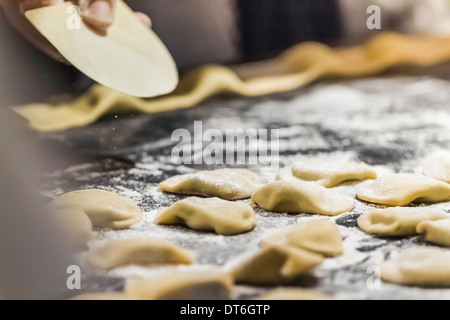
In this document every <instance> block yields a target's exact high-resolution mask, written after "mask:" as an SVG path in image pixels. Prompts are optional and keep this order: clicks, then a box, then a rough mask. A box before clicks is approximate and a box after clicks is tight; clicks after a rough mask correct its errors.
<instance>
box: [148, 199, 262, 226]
mask: <svg viewBox="0 0 450 320" xmlns="http://www.w3.org/2000/svg"><path fill="white" fill-rule="evenodd" d="M155 222H156V223H157V224H163V225H170V224H185V225H187V226H188V227H189V228H192V229H194V230H201V231H214V232H216V233H218V234H222V235H233V234H238V233H242V232H245V231H248V230H251V229H252V228H253V227H254V226H255V224H256V215H255V211H253V208H252V207H251V206H249V205H248V204H246V203H241V202H231V201H227V200H222V199H219V198H199V197H189V198H186V199H184V200H181V201H178V202H176V203H174V204H173V205H172V206H170V207H168V208H165V209H163V210H161V211H160V212H159V213H158V216H157V217H156V220H155Z"/></svg>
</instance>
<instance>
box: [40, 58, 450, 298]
mask: <svg viewBox="0 0 450 320" xmlns="http://www.w3.org/2000/svg"><path fill="white" fill-rule="evenodd" d="M448 69H449V68H448V67H446V69H445V68H441V67H440V68H435V69H434V70H432V73H433V74H435V76H429V75H424V74H420V73H417V72H414V73H410V74H409V75H405V74H404V73H403V75H399V74H398V73H397V74H390V75H384V76H380V77H374V78H367V79H359V80H358V79H355V80H348V81H339V82H337V81H336V82H333V81H329V82H322V83H319V84H315V85H312V86H309V87H307V88H302V89H299V90H297V91H295V92H290V93H284V94H279V95H274V96H268V97H259V98H252V99H247V98H239V97H223V98H216V99H212V100H210V101H208V102H205V103H203V104H201V105H200V106H198V107H195V108H192V109H189V110H180V111H175V112H170V113H166V114H160V115H137V114H134V115H113V116H109V117H107V118H105V119H103V120H102V121H100V122H97V123H95V124H93V125H90V126H88V127H85V128H78V129H73V130H69V131H66V132H60V133H53V134H46V135H44V139H46V140H51V141H58V142H62V143H63V144H66V145H68V146H70V147H73V148H75V149H77V150H81V151H82V152H83V154H84V155H85V157H86V158H84V160H82V161H80V160H77V162H78V163H76V164H72V165H71V166H69V168H66V169H63V170H58V171H57V172H53V173H50V174H47V175H46V181H47V183H46V185H45V186H43V194H44V195H46V196H49V197H53V196H55V195H57V194H60V193H62V192H67V191H70V190H75V189H79V188H82V189H84V188H101V189H106V190H112V191H116V192H118V193H120V194H123V195H125V196H128V197H131V198H132V199H133V200H134V201H136V202H137V203H138V204H139V205H140V207H141V208H142V210H143V211H144V212H145V218H144V220H143V221H142V222H141V223H138V224H137V225H136V226H134V227H133V228H132V229H130V230H124V231H106V230H105V231H99V234H98V241H102V240H104V239H108V238H111V237H130V236H135V235H142V234H146V235H150V236H157V237H165V238H169V239H172V240H174V241H175V242H177V243H179V244H180V245H182V246H184V247H186V248H189V249H192V250H194V251H195V252H196V254H197V260H198V263H199V264H202V265H227V264H228V263H230V262H231V261H233V260H234V259H236V258H237V259H239V258H242V257H243V256H245V255H248V254H251V253H253V252H255V250H256V249H257V243H258V241H259V239H260V237H261V236H262V235H263V234H264V233H265V232H267V231H268V230H269V229H273V228H276V227H278V226H284V225H287V224H290V223H294V222H296V221H300V220H305V219H313V218H317V216H312V215H288V214H276V213H268V212H263V211H262V210H258V211H257V214H258V221H257V226H256V228H255V229H254V230H253V231H251V232H248V233H245V234H242V235H238V236H231V237H223V236H219V235H215V234H213V233H203V232H195V231H192V230H189V229H187V228H184V227H161V226H156V225H155V224H154V223H153V219H154V216H155V214H156V211H157V210H158V209H159V208H161V207H164V206H168V205H170V204H172V203H173V202H174V201H176V200H178V199H180V198H181V197H179V196H175V195H168V194H161V193H159V192H157V190H156V188H157V184H158V182H160V181H162V180H164V179H166V178H168V177H170V176H173V175H175V174H180V173H186V172H193V171H195V170H198V169H205V168H208V169H211V168H212V167H208V166H205V165H192V166H188V165H180V166H176V165H174V164H173V163H172V161H171V152H172V148H173V146H175V145H176V144H177V142H174V141H171V139H170V138H171V134H172V132H173V131H174V130H176V129H180V128H185V129H188V130H190V131H192V130H193V125H194V121H199V120H201V121H202V123H203V129H204V130H206V129H207V128H216V129H219V130H226V129H233V128H242V129H248V128H254V129H280V141H279V142H280V143H279V147H280V164H281V166H284V165H287V164H289V163H291V162H293V161H295V159H301V158H302V157H308V156H319V157H324V158H328V159H331V160H336V161H342V160H360V161H365V162H367V163H368V164H370V165H374V166H375V168H376V170H377V171H379V172H380V173H381V174H382V173H386V172H420V164H421V160H422V158H423V157H424V156H426V155H428V154H430V153H431V152H433V151H434V150H438V149H449V147H450V130H449V129H450V81H449V80H447V79H445V77H446V76H445V75H446V74H447V75H448V78H449V79H450V72H447V71H448ZM427 73H428V72H427ZM428 74H429V73H428ZM216 167H220V166H216ZM250 169H252V170H256V172H257V171H258V166H250ZM337 189H338V190H341V191H342V192H344V193H346V194H349V195H353V196H354V194H355V186H354V185H345V186H341V187H338V188H337ZM435 206H437V207H442V208H444V209H445V210H446V211H447V212H450V203H447V204H436V205H435ZM374 207H375V206H373V205H370V204H367V203H363V202H359V201H358V202H357V205H356V207H355V209H354V210H352V211H351V212H349V213H345V214H342V215H339V216H337V217H333V218H330V219H333V220H335V221H336V222H337V223H338V225H339V227H340V231H341V234H342V236H343V238H344V251H345V253H344V255H343V256H342V257H339V258H334V259H327V260H326V261H325V263H324V264H323V265H322V266H320V267H319V268H317V270H316V271H315V273H314V275H313V276H311V277H308V278H304V279H300V280H299V285H302V286H306V287H309V288H313V289H314V288H315V289H317V290H318V291H320V292H323V293H326V294H331V295H333V296H335V297H336V298H340V299H450V289H421V288H413V287H402V286H399V285H394V284H388V283H381V286H380V288H379V289H372V290H371V289H370V288H369V287H370V286H368V283H370V281H371V279H372V278H370V276H371V275H372V271H371V269H370V268H371V267H372V266H376V265H377V264H379V263H380V262H382V261H384V260H385V259H387V258H389V257H390V256H391V254H395V253H396V252H398V251H399V250H401V249H404V248H408V247H414V246H426V245H427V244H425V243H424V242H423V241H422V240H421V239H420V237H408V238H392V239H390V238H377V237H373V236H370V235H367V234H365V233H363V232H362V231H360V230H359V229H358V228H357V224H356V219H357V218H358V216H359V215H360V214H361V213H363V212H366V211H368V210H370V209H371V208H374ZM152 272H153V269H151V268H147V269H146V268H139V267H126V268H121V269H117V270H113V271H111V272H110V273H108V274H104V275H92V274H90V273H89V272H88V273H87V274H86V276H85V280H84V282H83V284H84V287H83V288H84V291H85V292H88V291H99V290H101V291H104V290H108V291H110V290H113V291H114V290H120V289H121V287H122V286H123V278H124V277H127V276H130V275H145V274H150V273H152ZM264 290H267V288H251V287H244V286H238V287H237V289H236V293H235V296H236V297H239V298H245V297H252V296H254V295H255V294H257V293H258V292H260V291H264Z"/></svg>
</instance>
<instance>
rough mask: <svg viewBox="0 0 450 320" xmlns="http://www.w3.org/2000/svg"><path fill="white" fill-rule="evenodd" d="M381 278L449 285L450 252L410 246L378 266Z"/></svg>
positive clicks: (434, 285)
mask: <svg viewBox="0 0 450 320" xmlns="http://www.w3.org/2000/svg"><path fill="white" fill-rule="evenodd" d="M380 269H381V279H382V280H384V281H388V282H395V283H400V284H404V285H417V286H423V287H449V286H450V252H448V251H444V250H441V249H437V248H410V249H406V250H405V251H403V252H401V253H400V254H399V255H398V256H397V257H396V258H395V259H392V260H389V261H385V262H383V263H382V264H381V266H380Z"/></svg>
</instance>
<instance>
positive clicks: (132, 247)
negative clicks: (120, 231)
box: [87, 238, 194, 269]
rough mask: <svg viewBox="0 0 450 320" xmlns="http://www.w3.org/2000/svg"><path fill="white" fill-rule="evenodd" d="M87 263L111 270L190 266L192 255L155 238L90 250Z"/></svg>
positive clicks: (120, 241)
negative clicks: (124, 267) (123, 267)
mask: <svg viewBox="0 0 450 320" xmlns="http://www.w3.org/2000/svg"><path fill="white" fill-rule="evenodd" d="M87 259H88V262H89V263H90V264H91V265H93V266H95V267H97V268H102V269H112V268H116V267H120V266H125V265H129V264H134V265H154V264H159V265H161V264H192V263H194V253H193V252H192V251H190V250H186V249H184V248H181V247H179V246H177V245H176V244H174V243H172V242H170V241H167V240H163V239H155V238H132V239H120V240H114V241H111V242H109V243H107V244H106V245H105V246H103V247H100V248H96V249H92V250H91V251H89V253H88V256H87Z"/></svg>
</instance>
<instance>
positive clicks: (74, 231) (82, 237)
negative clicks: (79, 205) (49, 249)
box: [54, 209, 94, 249]
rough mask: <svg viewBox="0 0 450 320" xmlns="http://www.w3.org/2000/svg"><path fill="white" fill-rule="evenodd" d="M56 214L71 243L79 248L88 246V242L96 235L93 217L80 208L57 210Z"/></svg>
mask: <svg viewBox="0 0 450 320" xmlns="http://www.w3.org/2000/svg"><path fill="white" fill-rule="evenodd" d="M54 216H55V217H56V221H57V223H58V224H59V225H60V226H61V228H62V231H63V232H64V234H65V236H66V237H67V239H68V242H69V244H71V245H73V247H74V248H77V249H84V248H86V245H87V243H88V242H89V241H90V240H92V238H93V237H94V232H93V231H92V222H91V219H89V217H88V216H87V215H86V214H85V213H84V212H83V211H81V210H78V209H63V210H57V212H55V214H54Z"/></svg>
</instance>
